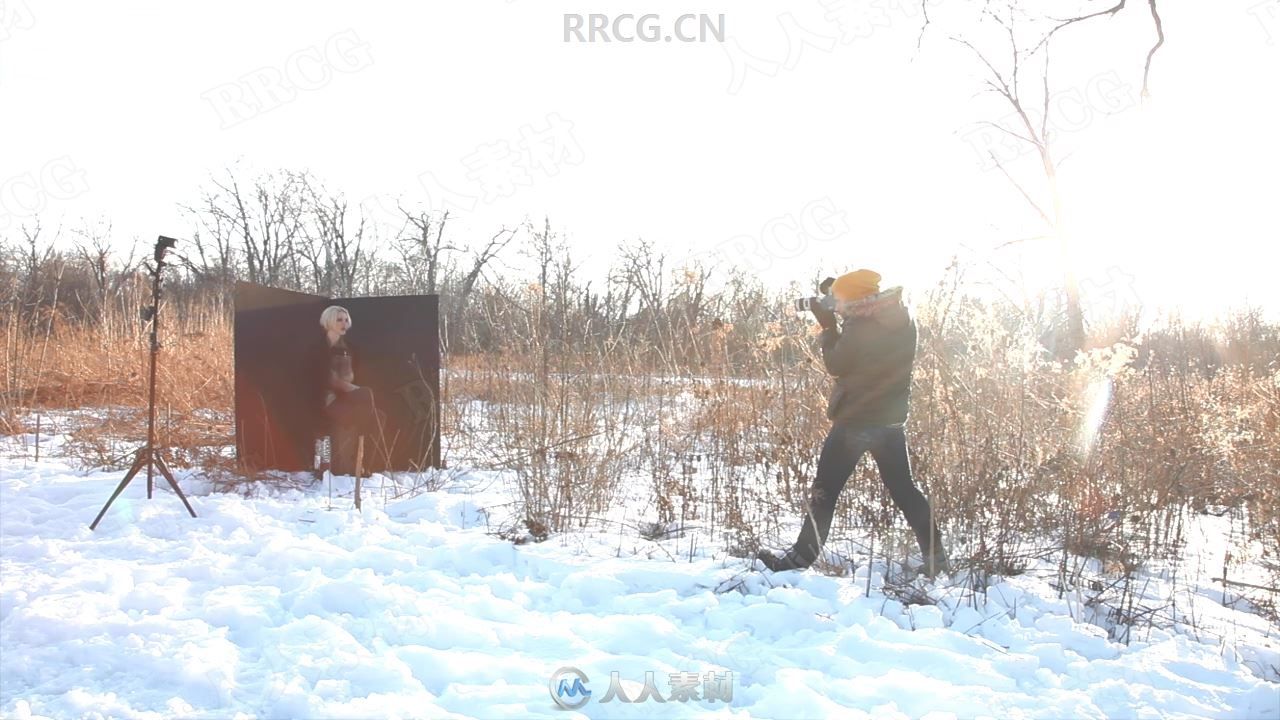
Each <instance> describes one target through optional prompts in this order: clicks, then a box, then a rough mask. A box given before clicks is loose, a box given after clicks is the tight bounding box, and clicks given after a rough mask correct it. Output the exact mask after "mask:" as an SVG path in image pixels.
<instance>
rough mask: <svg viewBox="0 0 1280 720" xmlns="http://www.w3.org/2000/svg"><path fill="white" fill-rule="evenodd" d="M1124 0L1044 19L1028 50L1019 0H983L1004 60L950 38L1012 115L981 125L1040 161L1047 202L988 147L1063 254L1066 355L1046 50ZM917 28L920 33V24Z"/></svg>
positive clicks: (1072, 328)
mask: <svg viewBox="0 0 1280 720" xmlns="http://www.w3.org/2000/svg"><path fill="white" fill-rule="evenodd" d="M1125 3H1126V0H1119V2H1118V3H1116V4H1115V5H1113V6H1111V7H1109V8H1107V9H1105V10H1099V11H1097V12H1093V13H1087V14H1084V15H1078V16H1074V17H1067V18H1050V19H1049V21H1050V23H1051V25H1052V27H1051V28H1050V29H1049V30H1048V31H1047V32H1045V33H1044V34H1043V36H1042V37H1041V38H1040V39H1039V41H1038V42H1035V43H1034V45H1032V46H1031V47H1030V49H1027V48H1026V47H1024V46H1023V45H1022V44H1020V41H1019V32H1018V27H1017V24H1018V23H1019V22H1020V18H1021V19H1022V20H1021V22H1026V23H1030V22H1031V21H1030V20H1027V19H1026V18H1027V16H1028V15H1027V13H1026V11H1025V10H1023V9H1022V8H1021V7H1019V4H1018V2H1017V1H1016V0H1011V1H1010V2H1009V3H1008V4H1007V5H1006V10H1007V14H1006V15H1005V17H1002V16H1001V15H1000V14H999V13H997V12H996V11H994V10H992V8H991V6H990V4H989V3H988V4H986V5H984V7H983V10H982V18H983V19H984V20H989V21H992V22H994V23H996V24H997V25H998V26H1000V28H1001V29H1002V31H1003V33H1002V34H1003V35H1004V37H1005V39H1006V43H1007V46H1006V47H1005V48H1004V51H1005V52H1006V53H1007V54H1008V59H1007V61H1004V62H1001V61H999V60H995V59H993V58H994V57H995V56H994V55H992V54H990V53H987V52H984V51H983V50H980V49H979V48H978V47H977V46H976V45H975V44H974V43H973V42H972V41H971V40H969V39H967V38H965V37H957V36H953V37H952V40H954V41H955V42H958V43H960V44H961V45H963V46H965V47H966V48H968V49H969V50H970V51H972V52H973V54H974V55H975V56H976V57H977V58H978V60H979V61H980V62H981V63H982V65H983V67H985V68H986V71H987V78H986V80H985V81H984V86H985V90H986V91H987V92H991V93H994V94H996V95H997V96H999V97H1000V98H1001V99H1002V100H1003V101H1004V103H1005V104H1007V105H1008V106H1009V107H1010V108H1011V109H1012V110H1013V113H1012V116H1011V117H1012V118H1014V121H1013V123H1012V127H1009V126H1006V125H1004V124H1001V123H998V122H991V121H987V122H984V123H982V124H983V125H984V126H987V127H990V128H993V129H994V130H996V131H997V132H999V133H1003V134H1005V135H1008V136H1010V137H1012V138H1014V139H1015V141H1016V142H1017V143H1021V144H1023V145H1024V146H1030V147H1031V148H1033V149H1034V150H1035V152H1036V154H1037V157H1038V159H1039V161H1040V169H1041V172H1042V173H1043V177H1044V179H1045V183H1046V193H1047V196H1048V197H1047V202H1044V201H1038V200H1037V199H1036V198H1035V197H1034V194H1033V193H1032V192H1031V191H1029V190H1028V189H1027V187H1026V186H1025V185H1023V184H1022V183H1020V182H1018V181H1017V180H1016V179H1015V178H1014V176H1013V174H1012V173H1011V172H1010V171H1009V169H1008V168H1007V167H1006V166H1005V164H1004V163H1003V162H1001V160H1000V159H999V158H997V157H996V155H995V153H994V152H988V155H989V157H990V159H991V161H992V162H993V164H994V165H995V167H997V168H999V170H1000V172H1001V173H1002V174H1003V175H1004V177H1005V178H1006V179H1007V180H1008V181H1009V182H1010V184H1012V185H1013V186H1014V188H1016V189H1017V191H1018V193H1019V194H1020V195H1021V197H1022V198H1023V200H1025V201H1026V202H1027V204H1028V205H1029V206H1030V207H1031V209H1032V210H1033V211H1034V212H1035V213H1036V214H1037V215H1038V216H1039V217H1040V218H1041V220H1043V222H1044V223H1045V225H1046V226H1047V227H1048V228H1049V234H1050V235H1051V236H1052V237H1053V238H1055V239H1056V240H1057V243H1058V245H1059V249H1060V252H1061V253H1062V257H1063V259H1064V262H1063V263H1062V267H1063V293H1064V295H1065V297H1066V322H1067V329H1066V335H1067V337H1066V344H1065V347H1062V348H1060V349H1061V350H1062V351H1064V354H1066V355H1071V354H1074V352H1075V351H1076V350H1079V349H1080V348H1081V347H1083V346H1084V339H1085V328H1084V311H1083V307H1082V302H1081V297H1080V284H1079V279H1078V278H1077V277H1076V275H1075V271H1074V269H1073V267H1072V264H1071V263H1070V262H1067V261H1066V258H1068V257H1069V254H1070V253H1069V251H1070V238H1069V237H1068V236H1067V233H1066V230H1065V227H1064V214H1063V204H1064V199H1063V196H1062V192H1061V190H1060V188H1059V184H1058V170H1059V163H1060V160H1059V159H1058V158H1057V157H1056V156H1055V154H1054V145H1053V141H1054V137H1053V133H1052V132H1051V128H1050V100H1051V98H1052V97H1053V93H1052V92H1051V91H1050V78H1049V71H1050V67H1051V63H1050V49H1051V46H1052V41H1053V39H1054V37H1055V35H1057V33H1059V32H1061V31H1063V30H1065V29H1066V28H1068V27H1071V26H1072V25H1075V24H1077V23H1082V22H1085V21H1088V20H1091V19H1094V18H1099V17H1104V16H1105V17H1111V16H1114V15H1115V14H1116V13H1118V12H1120V11H1121V10H1123V9H1124V7H1125ZM1148 6H1149V8H1150V12H1151V16H1152V18H1153V19H1154V22H1155V28H1156V32H1157V35H1158V39H1157V42H1156V44H1155V45H1154V46H1153V47H1152V48H1151V50H1150V51H1149V52H1148V54H1147V60H1146V64H1145V66H1144V71H1143V79H1142V95H1143V97H1146V96H1148V95H1149V86H1148V80H1149V77H1150V72H1151V60H1152V58H1153V57H1154V55H1155V53H1156V51H1157V50H1158V49H1159V48H1160V46H1161V45H1163V44H1164V30H1163V24H1162V22H1161V19H1160V14H1159V12H1158V10H1157V8H1156V0H1148ZM927 23H928V19H927V16H926V24H927ZM921 32H922V33H923V28H922V30H921ZM1029 65H1031V66H1033V67H1034V68H1035V70H1032V72H1037V71H1038V76H1039V77H1038V78H1037V79H1036V82H1035V85H1036V86H1037V87H1036V90H1034V91H1031V92H1030V93H1028V92H1027V90H1026V84H1025V82H1024V80H1025V76H1026V74H1027V72H1028V66H1029ZM1036 92H1039V93H1041V96H1040V97H1036V96H1035V93H1036ZM1035 104H1039V105H1040V107H1039V108H1035V109H1034V110H1033V107H1034V105H1035ZM1037 114H1038V115H1039V117H1038V118H1036V117H1035V116H1036V115H1037ZM1037 120H1038V122H1037Z"/></svg>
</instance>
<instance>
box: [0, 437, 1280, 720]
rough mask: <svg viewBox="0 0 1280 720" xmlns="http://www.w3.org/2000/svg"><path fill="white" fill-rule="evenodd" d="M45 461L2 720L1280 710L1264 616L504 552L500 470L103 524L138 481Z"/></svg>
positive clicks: (23, 529)
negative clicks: (916, 601) (1154, 618)
mask: <svg viewBox="0 0 1280 720" xmlns="http://www.w3.org/2000/svg"><path fill="white" fill-rule="evenodd" d="M42 452H43V454H42V459H41V461H40V462H38V463H37V462H34V461H33V460H32V459H31V457H30V455H29V454H28V453H27V452H26V451H25V450H23V449H22V448H21V447H19V446H18V445H17V444H13V443H12V442H11V443H10V444H9V445H8V446H7V447H4V448H0V717H5V718H27V717H50V718H73V717H91V718H96V717H121V718H127V717H139V718H151V717H192V718H227V717H258V718H285V717H335V718H336V717H342V718H356V717H370V718H373V717H379V718H380V717H477V718H515V717H558V718H565V717H673V718H674V717H694V716H697V717H704V716H723V717H770V718H774V717H786V718H801V717H814V718H826V717H842V718H844V717H859V716H874V717H936V718H942V717H953V716H958V717H973V716H990V717H1000V718H1004V717H1052V718H1059V717H1109V718H1114V717H1233V718H1280V684H1277V683H1276V682H1272V681H1268V680H1267V679H1264V678H1266V677H1268V674H1267V672H1268V668H1267V667H1265V665H1266V664H1267V663H1270V662H1277V657H1280V656H1277V654H1276V653H1275V652H1274V647H1275V644H1274V640H1275V635H1276V631H1275V629H1274V628H1271V627H1269V626H1268V625H1267V624H1266V623H1265V621H1262V620H1261V619H1260V618H1258V617H1256V616H1254V615H1246V614H1243V613H1235V615H1234V616H1232V618H1231V627H1234V628H1239V629H1240V637H1231V638H1228V639H1225V640H1215V638H1220V637H1224V636H1223V635H1222V634H1221V633H1219V634H1218V635H1214V636H1206V637H1204V638H1203V641H1201V640H1198V639H1196V637H1193V636H1192V635H1191V634H1188V633H1178V632H1171V631H1165V630H1160V629H1151V630H1149V631H1144V632H1142V633H1140V634H1139V635H1138V636H1137V637H1136V638H1135V639H1134V640H1133V641H1132V642H1131V644H1130V645H1128V646H1125V645H1122V644H1117V643H1115V642H1112V641H1110V640H1109V639H1108V637H1107V635H1106V633H1105V632H1104V631H1103V630H1101V629H1100V628H1098V627H1097V626H1095V625H1091V624H1087V623H1081V622H1076V621H1075V620H1073V617H1080V607H1079V605H1078V604H1073V602H1072V598H1071V597H1067V598H1064V599H1062V600H1059V599H1058V597H1057V593H1056V591H1054V590H1053V589H1051V588H1050V587H1049V586H1048V585H1047V584H1046V581H1045V579H1043V578H1042V577H1041V576H1038V575H1037V574H1036V573H1034V572H1031V573H1027V574H1025V575H1021V576H1018V577H1015V578H1010V579H1007V580H1004V581H1002V582H1000V583H999V584H997V585H996V586H994V587H992V588H991V589H990V591H989V592H988V593H987V594H986V596H985V598H984V597H982V596H977V597H975V596H974V595H973V594H972V593H970V592H967V591H966V590H965V588H964V586H963V583H959V582H955V581H950V582H948V581H941V582H939V583H937V584H935V585H932V586H930V587H928V588H927V591H928V594H929V597H930V598H931V599H932V601H933V602H934V603H935V604H933V605H928V604H925V605H911V606H903V605H902V604H901V603H899V602H897V601H895V600H892V599H888V598H886V597H885V595H884V594H883V592H881V588H882V585H883V578H882V576H881V573H882V569H881V568H877V567H874V566H873V567H872V568H871V569H870V572H871V577H870V585H871V592H870V593H869V594H868V593H867V592H866V588H867V582H868V577H867V575H866V573H867V572H868V569H867V568H866V567H863V568H862V569H861V570H860V571H859V574H858V575H857V576H855V577H852V578H847V577H846V578H839V577H828V576H823V575H820V574H817V573H814V572H804V573H799V572H791V573H781V574H777V575H773V576H770V575H768V574H765V573H759V572H752V571H748V570H747V569H746V568H745V565H744V563H743V561H741V560H735V559H733V558H727V557H725V556H724V554H723V552H719V551H717V549H716V548H714V547H708V548H707V549H706V550H701V551H699V552H696V553H694V554H693V555H692V557H690V553H689V552H688V549H687V545H688V543H684V544H683V545H680V543H681V541H680V540H679V539H674V540H671V541H667V543H665V544H664V543H654V542H650V541H646V540H644V539H642V538H640V537H638V536H637V535H636V534H635V532H634V531H633V530H631V529H626V528H621V527H620V528H619V529H618V530H617V531H616V532H602V533H585V532H584V533H571V534H566V535H557V536H553V537H552V538H551V539H550V540H549V541H547V542H544V543H539V544H524V545H514V544H513V543H512V542H510V541H508V540H504V539H501V538H499V537H496V536H495V534H493V533H492V532H491V531H492V530H493V529H495V525H496V523H495V522H494V518H495V516H497V515H499V514H501V513H503V512H504V509H509V508H510V502H511V496H510V492H509V490H508V489H507V487H506V483H505V482H504V481H503V478H502V477H501V476H499V475H495V474H489V473H484V472H471V473H463V474H459V475H457V476H455V477H453V478H451V479H450V480H449V482H448V483H446V484H445V486H444V487H443V488H442V489H441V490H440V491H438V492H430V493H424V494H419V495H417V496H415V497H410V498H407V499H403V500H399V501H395V500H389V499H388V494H387V493H388V492H390V490H389V489H388V490H387V491H383V490H380V489H379V488H378V485H379V483H380V482H382V481H383V480H385V479H383V478H380V477H375V478H374V479H373V482H372V485H373V486H374V487H373V488H372V489H371V490H370V492H369V496H368V500H367V501H366V503H365V505H364V509H363V511H362V512H357V511H356V510H355V509H354V508H353V507H352V504H351V500H350V491H351V483H350V481H349V479H344V478H339V479H338V480H337V481H336V484H335V490H336V491H337V495H336V496H335V498H334V500H333V502H332V509H330V500H329V494H328V492H327V488H325V487H321V486H314V487H311V488H308V489H306V490H303V491H288V492H268V491H265V490H264V491H262V492H259V493H256V494H255V495H254V496H253V497H244V496H241V495H236V494H230V493H211V492H209V490H208V488H207V487H206V485H207V484H206V483H205V482H203V481H202V480H200V479H199V478H197V477H196V476H195V475H194V474H192V473H180V481H181V483H182V485H183V488H184V490H186V491H188V493H189V495H190V497H191V501H192V504H193V505H194V507H195V509H196V512H197V513H198V514H199V517H198V518H196V519H192V518H190V517H189V516H188V515H187V514H186V512H185V511H184V509H183V508H182V504H181V502H180V501H179V500H178V498H177V497H176V496H174V495H173V494H172V493H171V492H169V491H168V489H167V488H160V489H159V490H158V491H157V494H156V497H155V498H154V499H152V500H147V499H146V497H145V478H140V479H138V480H135V481H134V482H133V484H132V485H130V487H129V488H128V490H126V492H125V494H124V495H122V496H121V498H120V499H119V500H117V501H116V503H115V505H113V506H112V508H111V510H110V511H109V513H108V514H107V516H106V518H105V519H104V520H103V522H102V524H101V525H100V526H99V528H98V530H97V531H96V532H91V531H90V530H89V528H88V524H89V522H90V521H91V520H92V519H93V517H94V515H96V513H97V511H98V510H99V508H101V506H102V504H103V503H104V502H105V501H106V499H107V497H108V496H109V495H110V493H111V491H112V489H114V487H115V485H116V483H118V482H119V480H120V478H121V476H122V475H121V473H119V472H109V473H107V472H93V473H87V474H86V473H82V472H80V471H78V470H77V469H76V468H75V467H74V466H73V465H72V464H71V463H69V462H68V461H65V460H63V459H61V458H59V457H58V456H57V441H56V440H55V441H53V442H51V443H49V446H48V447H46V449H45V450H43V451H42ZM51 455H52V458H51V457H50V456H51ZM161 484H163V483H161ZM677 547H683V548H684V549H683V550H677ZM1209 592H1210V589H1208V588H1206V590H1205V593H1206V594H1207V593H1209ZM1206 596H1207V595H1206ZM1210 604H1212V603H1210ZM1217 607H1218V608H1219V610H1220V612H1222V613H1234V612H1235V611H1232V610H1229V609H1227V608H1221V606H1220V605H1218V606H1217ZM1222 617H1225V616H1222ZM1219 620H1221V617H1219ZM1246 630H1247V631H1248V637H1247V638H1245V637H1244V632H1245V631H1246ZM1268 634H1269V636H1270V637H1268ZM1242 638H1244V639H1242ZM1242 643H1244V645H1245V650H1247V652H1242V651H1241V650H1240V648H1241V647H1242ZM557 673H559V674H557ZM615 673H616V676H615V675H614V674H615ZM650 673H651V674H652V675H648V674H650ZM673 675H674V677H673ZM614 677H616V679H617V683H616V684H617V685H618V686H619V688H620V689H621V691H622V693H623V695H625V696H626V697H627V698H628V699H630V700H632V701H635V702H631V703H626V702H623V698H622V697H613V698H609V699H608V700H607V701H606V695H607V694H608V693H609V691H610V686H611V685H612V684H614V683H613V682H612V678H614ZM646 679H649V680H651V684H652V685H653V687H654V688H655V689H656V691H657V696H658V697H657V698H655V697H652V696H650V697H649V698H648V699H647V700H645V701H643V702H638V701H637V700H638V699H639V698H640V697H642V695H643V694H644V693H645V684H646ZM561 680H563V681H564V682H563V683H560V682H558V681H561ZM575 680H577V681H578V682H579V683H581V684H580V685H579V686H577V687H575V684H574V681H575ZM673 682H674V684H673ZM561 687H562V688H563V689H564V691H563V692H561V693H560V695H559V697H560V699H561V701H563V702H565V703H566V704H571V705H577V704H580V703H581V707H580V708H579V709H576V710H565V709H561V708H560V707H558V706H557V704H556V703H555V702H554V700H553V695H555V690H556V689H557V688H561ZM677 688H684V689H685V690H686V691H687V692H686V695H685V697H684V698H683V699H669V698H671V696H672V694H673V690H675V689H677ZM615 689H618V688H615ZM580 690H581V691H589V692H590V693H591V694H590V695H589V696H588V695H585V694H582V692H580ZM708 691H710V693H711V695H713V696H715V697H716V698H717V699H708V698H707V697H706V695H707V693H708ZM658 698H661V699H663V700H668V701H667V702H665V703H661V704H660V703H659V702H658Z"/></svg>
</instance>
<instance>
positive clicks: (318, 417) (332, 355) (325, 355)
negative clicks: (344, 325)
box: [306, 331, 360, 429]
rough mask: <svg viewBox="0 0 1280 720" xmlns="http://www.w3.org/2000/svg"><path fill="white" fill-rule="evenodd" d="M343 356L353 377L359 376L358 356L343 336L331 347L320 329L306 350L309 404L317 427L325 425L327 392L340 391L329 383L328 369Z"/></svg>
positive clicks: (321, 427) (332, 367)
mask: <svg viewBox="0 0 1280 720" xmlns="http://www.w3.org/2000/svg"><path fill="white" fill-rule="evenodd" d="M344 358H345V359H346V361H347V362H349V363H350V364H351V369H352V371H353V374H354V375H355V377H359V369H360V365H359V359H358V358H359V356H358V355H357V353H356V348H355V347H354V346H353V345H352V344H351V341H349V340H347V339H346V338H345V337H344V338H342V339H341V340H339V341H338V345H336V346H332V347H331V346H330V345H329V340H328V337H327V336H326V335H325V333H324V332H323V331H321V333H320V335H319V337H317V338H316V339H315V341H313V342H312V344H311V347H310V348H309V350H308V352H307V366H306V373H307V375H308V382H307V384H308V385H309V386H310V387H311V388H312V390H311V395H310V397H309V401H310V402H309V405H310V407H311V413H312V415H313V416H314V417H315V421H316V425H317V429H323V428H324V427H325V424H324V423H325V421H324V408H325V406H326V405H328V396H329V394H330V393H334V394H337V393H339V392H340V391H339V390H337V389H335V388H333V387H332V386H331V385H330V383H329V378H330V371H332V370H334V369H335V368H336V367H337V366H338V365H339V364H341V363H342V362H343V359H344Z"/></svg>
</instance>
